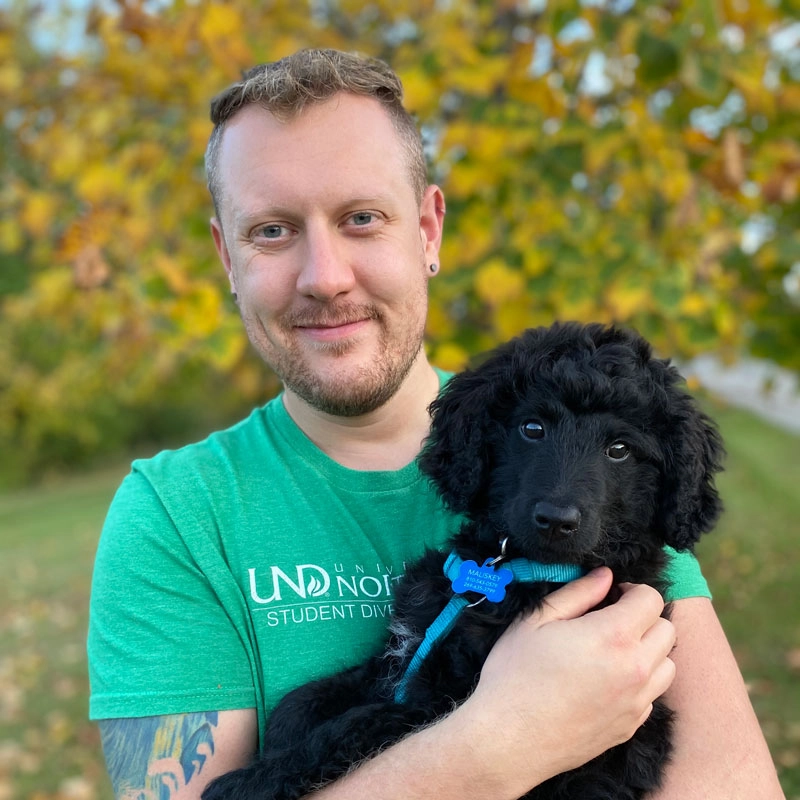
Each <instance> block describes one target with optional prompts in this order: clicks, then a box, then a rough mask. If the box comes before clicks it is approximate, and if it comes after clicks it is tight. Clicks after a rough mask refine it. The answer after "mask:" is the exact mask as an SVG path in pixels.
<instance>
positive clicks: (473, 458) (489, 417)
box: [418, 354, 510, 514]
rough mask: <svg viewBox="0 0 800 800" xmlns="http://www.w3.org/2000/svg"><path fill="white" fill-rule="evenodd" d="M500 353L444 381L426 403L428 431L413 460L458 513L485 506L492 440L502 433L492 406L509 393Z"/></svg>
mask: <svg viewBox="0 0 800 800" xmlns="http://www.w3.org/2000/svg"><path fill="white" fill-rule="evenodd" d="M504 362H505V359H504V357H503V356H502V355H500V356H498V355H496V354H495V355H493V356H492V357H491V358H490V360H489V361H488V362H487V363H485V364H484V365H482V366H481V367H478V368H477V369H475V370H466V371H465V372H462V373H460V374H458V375H456V376H454V377H453V378H451V379H450V381H449V382H448V383H447V385H446V386H445V388H444V389H443V390H442V393H441V394H440V395H439V397H438V398H437V399H436V400H435V401H434V402H433V403H432V404H431V407H430V412H431V415H432V421H431V431H430V435H429V436H428V438H427V440H426V441H425V445H424V447H423V449H422V452H421V454H420V456H419V459H418V464H419V468H420V470H421V471H422V472H423V473H425V474H426V475H427V476H428V477H429V478H430V480H431V481H432V482H433V484H434V485H435V486H436V488H437V490H438V492H439V494H440V495H441V497H442V499H443V500H444V502H445V504H446V505H447V506H448V508H450V509H451V510H452V511H455V512H456V513H459V514H470V513H476V512H478V511H479V510H480V509H481V508H483V507H484V505H485V503H486V500H487V497H486V493H487V489H488V478H489V472H490V469H491V465H492V458H493V451H494V449H495V448H494V446H493V442H494V440H495V439H496V438H497V436H498V435H500V433H501V428H500V426H499V425H498V424H497V422H496V409H497V407H498V405H499V403H500V399H501V395H503V394H506V393H508V392H509V391H510V389H509V381H508V379H505V380H504V379H503V378H502V377H501V375H500V372H502V369H503V367H504V366H505V363H504Z"/></svg>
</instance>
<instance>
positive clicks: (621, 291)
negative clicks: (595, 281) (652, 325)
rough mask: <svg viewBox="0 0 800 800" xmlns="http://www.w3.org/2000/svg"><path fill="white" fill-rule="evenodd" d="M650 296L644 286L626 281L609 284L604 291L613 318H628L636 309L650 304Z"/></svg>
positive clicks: (644, 307)
mask: <svg viewBox="0 0 800 800" xmlns="http://www.w3.org/2000/svg"><path fill="white" fill-rule="evenodd" d="M650 301H651V296H650V292H649V291H648V289H647V288H646V287H644V286H636V285H633V284H630V283H626V282H617V283H614V284H611V286H609V287H608V290H607V291H606V304H607V306H608V308H609V310H610V311H611V313H612V315H613V316H614V318H615V319H618V320H621V321H624V320H627V319H630V318H631V317H632V316H633V315H634V314H635V313H636V312H637V311H642V310H644V309H646V308H648V307H649V306H650Z"/></svg>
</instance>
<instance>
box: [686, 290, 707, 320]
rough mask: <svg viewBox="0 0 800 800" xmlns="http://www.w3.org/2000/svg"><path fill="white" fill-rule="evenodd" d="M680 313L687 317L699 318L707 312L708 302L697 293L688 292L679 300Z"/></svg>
mask: <svg viewBox="0 0 800 800" xmlns="http://www.w3.org/2000/svg"><path fill="white" fill-rule="evenodd" d="M679 308H680V311H681V312H682V313H683V314H686V316H689V317H700V316H702V315H703V314H705V313H706V312H707V311H708V300H706V298H705V297H703V295H701V294H698V293H697V292H689V294H685V295H684V296H683V297H682V298H681V302H680V306H679Z"/></svg>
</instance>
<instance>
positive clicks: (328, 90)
mask: <svg viewBox="0 0 800 800" xmlns="http://www.w3.org/2000/svg"><path fill="white" fill-rule="evenodd" d="M339 92H349V93H350V94H355V95H360V96H362V97H373V98H375V99H376V100H377V101H378V102H380V104H381V105H382V106H383V107H384V108H385V109H386V111H387V113H388V114H389V117H390V119H391V121H392V124H393V125H394V127H395V130H396V131H397V133H398V134H399V136H400V141H401V143H402V146H403V149H404V150H405V156H406V162H407V164H408V168H409V178H410V181H411V185H412V188H413V189H414V194H415V196H416V198H417V202H418V203H419V202H421V201H422V195H423V194H424V192H425V187H426V185H427V169H426V165H425V155H424V151H423V148H422V139H421V136H420V132H419V129H418V128H417V125H416V123H415V121H414V119H413V117H412V116H411V114H409V113H408V111H407V110H406V108H405V106H404V105H403V85H402V83H401V82H400V79H399V78H398V77H397V75H396V73H395V72H394V71H393V70H392V69H391V67H389V65H388V64H386V63H385V62H383V61H381V60H380V59H377V58H370V57H368V56H362V55H358V54H356V53H345V52H342V51H340V50H300V51H298V52H297V53H295V54H294V55H291V56H287V57H286V58H282V59H280V61H272V62H269V63H266V64H259V65H258V66H256V67H253V68H252V69H250V70H248V71H247V72H246V73H244V75H243V76H242V79H241V80H240V81H238V82H237V83H234V84H233V85H231V86H229V87H228V88H227V89H225V91H223V92H221V93H220V94H218V95H217V96H216V97H215V98H214V99H213V100H212V101H211V121H212V122H213V123H214V130H213V131H212V133H211V137H210V139H209V141H208V147H207V148H206V157H205V163H206V177H207V180H208V189H209V191H210V192H211V197H212V199H213V201H214V207H215V209H216V210H217V216H219V202H220V199H221V194H222V181H221V176H220V174H219V150H220V143H221V141H222V134H223V133H224V131H225V125H226V123H227V122H228V120H230V119H231V118H232V117H234V116H235V115H236V114H237V113H238V112H239V111H240V110H241V109H242V108H244V107H246V106H249V105H259V106H261V107H263V108H264V109H266V110H267V111H269V112H270V114H272V115H273V116H275V117H276V118H277V119H279V120H282V121H287V120H291V119H293V118H295V117H297V116H298V115H299V114H300V113H302V111H303V109H305V108H307V107H308V106H310V105H314V104H317V103H323V102H325V101H326V100H329V99H330V98H332V97H333V96H334V95H336V94H338V93H339Z"/></svg>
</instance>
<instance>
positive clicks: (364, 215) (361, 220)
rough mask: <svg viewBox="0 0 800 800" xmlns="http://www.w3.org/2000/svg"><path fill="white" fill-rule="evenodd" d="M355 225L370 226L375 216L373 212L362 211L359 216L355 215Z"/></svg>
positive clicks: (353, 218) (353, 217)
mask: <svg viewBox="0 0 800 800" xmlns="http://www.w3.org/2000/svg"><path fill="white" fill-rule="evenodd" d="M351 219H352V220H353V224H354V225H369V224H370V222H372V220H373V219H375V215H374V214H373V213H372V212H371V211H360V212H359V213H358V214H353V216H352V217H351Z"/></svg>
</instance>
